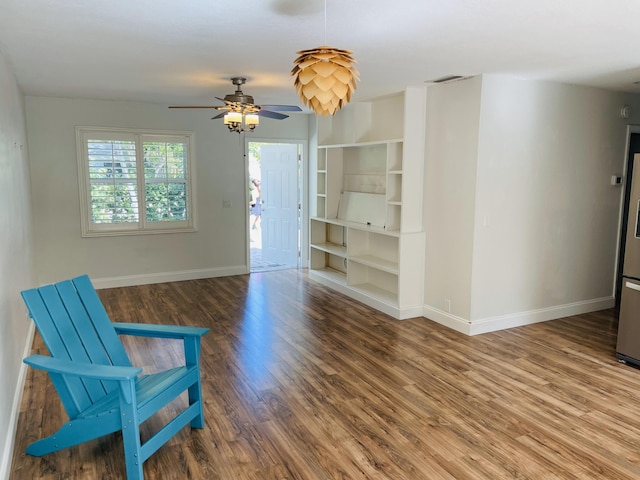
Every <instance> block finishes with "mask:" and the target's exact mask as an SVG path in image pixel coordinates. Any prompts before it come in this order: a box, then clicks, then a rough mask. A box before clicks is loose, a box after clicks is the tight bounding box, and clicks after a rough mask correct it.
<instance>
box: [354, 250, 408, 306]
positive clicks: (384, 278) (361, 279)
mask: <svg viewBox="0 0 640 480" xmlns="http://www.w3.org/2000/svg"><path fill="white" fill-rule="evenodd" d="M347 284H348V285H349V286H351V287H353V288H357V289H359V290H361V291H363V292H366V293H368V294H370V295H372V296H375V297H377V298H382V299H384V300H385V301H387V302H394V303H397V301H398V275H396V274H392V273H389V272H385V271H383V270H379V269H378V268H375V267H370V266H368V265H363V264H360V263H357V262H354V261H351V260H350V261H349V262H348V274H347Z"/></svg>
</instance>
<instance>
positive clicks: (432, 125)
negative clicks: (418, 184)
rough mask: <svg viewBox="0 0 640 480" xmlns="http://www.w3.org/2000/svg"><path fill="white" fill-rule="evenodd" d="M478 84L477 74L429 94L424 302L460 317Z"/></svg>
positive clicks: (469, 238)
mask: <svg viewBox="0 0 640 480" xmlns="http://www.w3.org/2000/svg"><path fill="white" fill-rule="evenodd" d="M481 86H482V81H481V78H480V77H477V78H474V79H471V80H468V81H465V82H455V83H451V84H448V85H445V86H443V87H445V88H431V87H430V88H429V90H428V93H427V134H426V139H425V151H426V154H425V169H424V175H425V180H424V197H425V204H424V225H425V231H426V249H425V290H424V302H425V304H426V305H429V306H431V307H432V308H435V309H437V310H439V311H442V312H446V313H450V314H451V315H453V316H455V317H460V318H469V315H470V312H471V261H472V253H473V229H474V208H475V205H474V202H475V191H476V163H477V157H478V125H479V119H480V89H481ZM447 300H448V301H449V303H450V311H448V305H447V304H446V301H447ZM427 316H430V315H427Z"/></svg>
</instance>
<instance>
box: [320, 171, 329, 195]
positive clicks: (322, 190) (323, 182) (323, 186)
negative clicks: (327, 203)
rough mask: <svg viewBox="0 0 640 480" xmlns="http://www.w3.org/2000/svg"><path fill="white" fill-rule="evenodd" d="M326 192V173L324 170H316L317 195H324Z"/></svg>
mask: <svg viewBox="0 0 640 480" xmlns="http://www.w3.org/2000/svg"><path fill="white" fill-rule="evenodd" d="M326 193H327V174H326V173H325V172H320V171H319V172H318V195H325V194H326Z"/></svg>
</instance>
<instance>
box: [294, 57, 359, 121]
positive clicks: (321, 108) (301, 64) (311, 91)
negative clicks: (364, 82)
mask: <svg viewBox="0 0 640 480" xmlns="http://www.w3.org/2000/svg"><path fill="white" fill-rule="evenodd" d="M296 53H297V54H298V58H296V59H295V61H294V67H293V69H292V70H291V75H292V76H293V77H294V86H295V89H296V92H297V93H298V95H299V96H300V99H301V100H302V102H303V103H304V104H305V105H306V106H308V107H309V108H310V109H311V110H313V111H314V112H315V113H317V114H318V115H323V116H326V115H333V114H334V113H335V112H336V111H338V110H339V109H341V108H342V107H343V106H345V105H346V104H347V103H349V101H350V100H351V94H352V93H353V92H354V91H355V89H356V88H357V85H356V81H358V80H360V78H359V72H358V70H357V69H356V68H355V66H354V64H355V63H357V62H356V61H355V60H354V59H353V57H352V56H351V54H352V53H353V52H352V51H351V50H341V49H339V48H333V47H328V46H320V47H316V48H312V49H309V50H300V51H298V52H296Z"/></svg>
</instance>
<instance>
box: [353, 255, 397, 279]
mask: <svg viewBox="0 0 640 480" xmlns="http://www.w3.org/2000/svg"><path fill="white" fill-rule="evenodd" d="M349 260H350V261H352V262H355V263H359V264H361V265H366V266H368V267H372V268H375V269H377V270H381V271H383V272H387V273H391V274H394V275H398V262H393V261H390V260H385V259H384V258H380V257H376V256H374V255H357V256H350V257H349Z"/></svg>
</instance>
